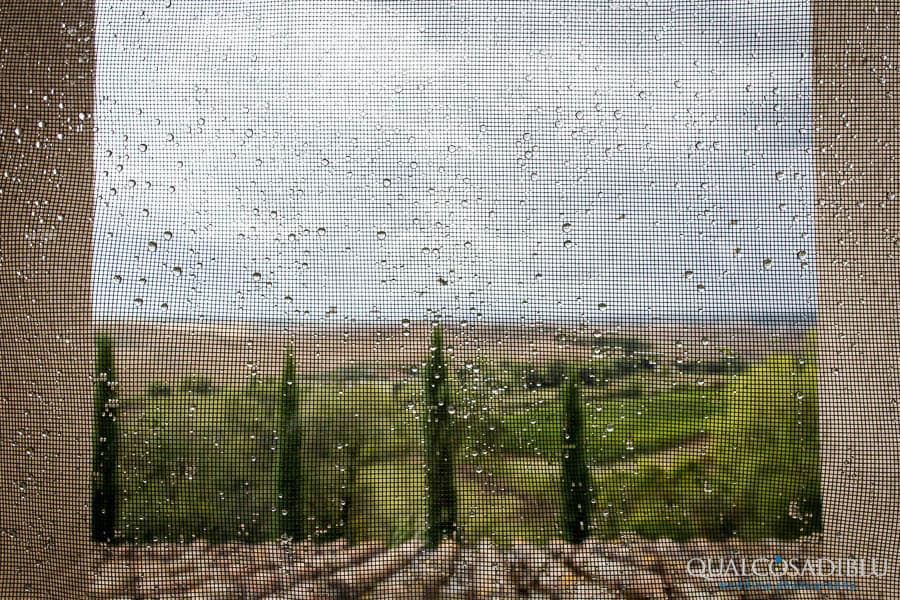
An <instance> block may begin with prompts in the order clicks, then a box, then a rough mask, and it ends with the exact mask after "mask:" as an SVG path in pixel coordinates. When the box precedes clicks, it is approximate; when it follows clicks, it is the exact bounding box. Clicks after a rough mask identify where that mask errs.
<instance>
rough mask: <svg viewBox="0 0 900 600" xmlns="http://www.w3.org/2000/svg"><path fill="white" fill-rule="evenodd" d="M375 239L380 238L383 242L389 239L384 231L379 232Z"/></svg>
mask: <svg viewBox="0 0 900 600" xmlns="http://www.w3.org/2000/svg"><path fill="white" fill-rule="evenodd" d="M375 237H376V238H378V239H379V240H383V239H385V238H386V237H387V233H385V232H384V231H379V232H378V233H376V234H375Z"/></svg>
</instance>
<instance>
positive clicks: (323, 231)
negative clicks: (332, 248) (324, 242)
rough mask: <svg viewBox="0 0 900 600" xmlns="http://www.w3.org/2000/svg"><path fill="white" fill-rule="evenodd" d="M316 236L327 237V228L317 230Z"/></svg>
mask: <svg viewBox="0 0 900 600" xmlns="http://www.w3.org/2000/svg"><path fill="white" fill-rule="evenodd" d="M316 234H317V235H318V236H319V237H322V236H323V235H325V228H324V227H319V228H318V229H316Z"/></svg>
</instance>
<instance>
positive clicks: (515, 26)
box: [94, 0, 815, 323]
mask: <svg viewBox="0 0 900 600" xmlns="http://www.w3.org/2000/svg"><path fill="white" fill-rule="evenodd" d="M97 14H98V54H99V57H98V58H99V66H98V72H97V100H98V101H97V114H96V119H97V125H98V128H99V129H98V135H97V156H98V158H97V170H98V178H97V195H98V198H97V200H98V201H97V209H96V227H95V263H94V312H95V316H97V317H101V318H102V317H111V316H115V317H127V318H139V319H150V318H154V319H155V318H166V319H192V320H197V319H207V320H220V319H224V320H234V319H265V320H270V319H274V320H289V321H292V322H306V323H313V322H322V321H323V320H335V321H339V322H346V321H350V320H353V321H367V320H373V319H381V320H390V321H395V320H400V319H404V318H408V319H411V320H416V319H422V318H428V317H430V316H432V315H434V314H440V315H441V316H442V317H445V318H451V319H457V320H458V319H470V320H475V319H479V318H480V319H483V320H496V321H519V320H522V319H524V320H526V321H528V322H533V321H535V320H567V321H576V322H577V321H584V322H587V323H592V322H595V321H598V320H601V319H602V320H632V319H642V320H645V319H660V320H673V319H685V318H691V319H697V318H707V319H717V318H744V317H755V318H760V317H764V316H765V315H768V314H781V315H783V314H792V315H805V316H806V317H809V316H811V315H812V314H814V309H815V282H814V272H813V266H814V261H813V252H812V250H813V246H814V238H813V230H812V227H813V218H812V214H813V181H812V154H811V131H810V129H811V128H810V123H811V112H810V59H809V52H808V47H809V14H808V7H807V5H806V3H805V2H802V3H798V2H775V1H765V2H741V3H731V2H719V1H710V2H682V1H673V2H648V3H609V2H543V1H542V2H521V1H520V2H483V1H472V2H352V3H342V2H333V1H329V2H323V3H314V2H287V1H285V2H278V1H276V0H265V1H261V0H256V1H246V2H239V1H237V0H234V1H229V2H211V1H210V2H196V1H191V2H188V1H187V0H181V1H179V0H171V1H169V0H163V1H157V2H147V1H143V2H136V1H132V2H115V3H114V2H109V1H106V0H101V1H100V2H99V5H98V13H97Z"/></svg>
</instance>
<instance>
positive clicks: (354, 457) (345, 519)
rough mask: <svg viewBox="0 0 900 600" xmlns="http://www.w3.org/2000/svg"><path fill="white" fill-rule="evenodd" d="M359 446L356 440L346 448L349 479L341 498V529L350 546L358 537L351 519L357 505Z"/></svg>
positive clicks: (346, 481)
mask: <svg viewBox="0 0 900 600" xmlns="http://www.w3.org/2000/svg"><path fill="white" fill-rule="evenodd" d="M359 446H360V442H359V440H354V441H352V442H350V443H349V444H348V445H347V447H346V448H345V450H346V451H347V479H346V480H345V487H344V494H343V498H341V518H340V528H341V535H342V537H344V538H345V539H346V540H347V543H348V544H350V545H353V544H354V543H356V537H355V536H354V535H353V533H354V532H353V530H352V528H351V527H350V517H351V516H352V508H353V506H354V504H355V502H354V493H355V492H356V480H357V477H358V475H359Z"/></svg>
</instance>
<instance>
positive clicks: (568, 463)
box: [560, 367, 592, 544]
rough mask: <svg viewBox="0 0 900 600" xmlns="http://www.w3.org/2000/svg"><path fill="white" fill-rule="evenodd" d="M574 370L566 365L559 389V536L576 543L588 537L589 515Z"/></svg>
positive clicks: (588, 477)
mask: <svg viewBox="0 0 900 600" xmlns="http://www.w3.org/2000/svg"><path fill="white" fill-rule="evenodd" d="M578 375H579V374H578V370H577V369H575V368H574V367H569V369H568V372H567V374H566V378H565V381H564V382H563V387H562V390H561V398H560V401H561V402H560V404H561V405H562V410H563V431H562V436H563V439H562V477H561V486H562V489H561V492H562V519H561V521H562V522H561V525H562V530H563V537H564V538H565V540H566V541H568V542H570V543H573V544H580V543H581V542H583V541H584V540H585V539H586V538H587V536H588V529H589V528H590V514H591V492H592V491H591V471H590V469H589V468H588V465H587V462H586V459H585V447H584V413H583V407H582V402H581V390H580V386H579V381H578Z"/></svg>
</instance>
